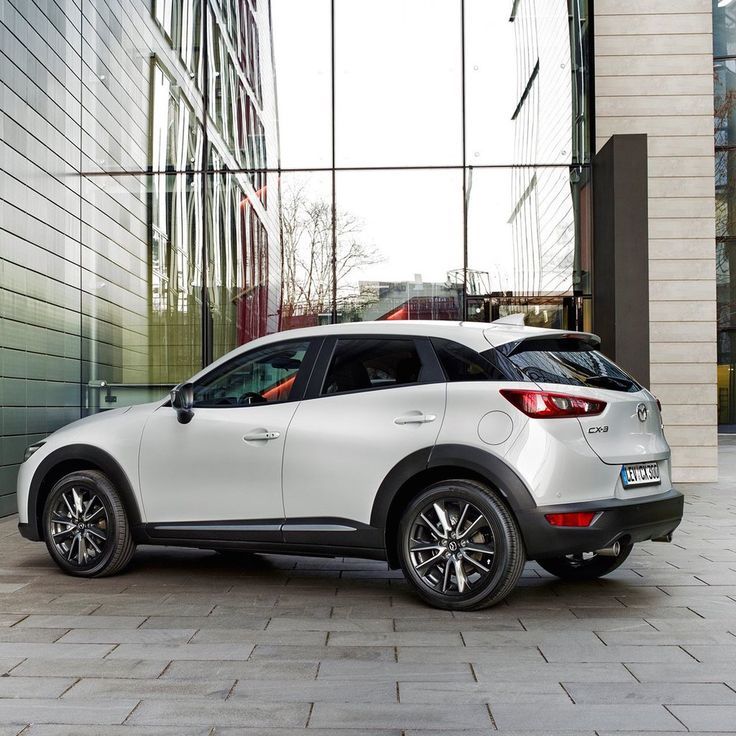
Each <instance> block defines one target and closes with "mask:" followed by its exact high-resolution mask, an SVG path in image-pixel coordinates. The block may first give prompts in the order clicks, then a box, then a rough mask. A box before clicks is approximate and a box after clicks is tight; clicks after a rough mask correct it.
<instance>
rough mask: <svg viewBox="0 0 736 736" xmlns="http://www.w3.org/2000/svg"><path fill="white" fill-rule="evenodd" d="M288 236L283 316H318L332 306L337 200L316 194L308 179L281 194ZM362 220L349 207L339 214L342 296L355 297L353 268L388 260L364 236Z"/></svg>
mask: <svg viewBox="0 0 736 736" xmlns="http://www.w3.org/2000/svg"><path fill="white" fill-rule="evenodd" d="M281 227H282V239H283V276H282V279H283V280H282V289H283V292H282V319H286V320H288V319H291V318H293V317H297V316H311V317H315V318H316V317H317V316H318V315H320V314H328V313H330V312H331V311H332V205H331V203H330V202H328V201H325V200H321V199H314V198H312V197H311V196H310V195H309V193H308V191H307V187H306V185H304V184H297V185H295V186H290V187H284V189H283V190H282V194H281ZM361 232H362V222H361V221H360V220H359V218H357V217H356V216H355V215H353V214H351V213H349V212H340V211H337V212H336V215H335V236H336V237H335V240H336V243H337V247H336V251H337V252H336V254H335V255H336V274H337V295H338V301H341V300H344V299H346V298H349V297H350V291H351V289H350V288H349V287H348V286H345V284H346V282H347V281H348V279H349V277H350V275H351V274H354V273H355V271H357V270H359V269H361V268H363V267H365V266H371V265H373V264H376V263H380V262H381V261H382V260H383V257H382V256H381V253H380V251H379V250H378V249H377V248H375V247H373V246H370V245H367V244H365V243H363V242H361V241H360V239H359V238H360V235H361Z"/></svg>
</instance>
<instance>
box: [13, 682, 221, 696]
mask: <svg viewBox="0 0 736 736" xmlns="http://www.w3.org/2000/svg"><path fill="white" fill-rule="evenodd" d="M5 679H13V678H5ZM29 679H33V678H29ZM72 682H74V681H73V680H72ZM2 684H3V680H2V678H0V692H2V689H1V687H2ZM70 684H71V683H70ZM234 685H235V679H234V678H222V679H218V680H206V679H198V680H179V679H173V678H163V677H160V678H158V679H150V678H146V679H143V678H140V679H127V678H126V679H121V678H113V677H110V678H99V679H98V678H83V679H81V680H79V681H78V682H77V683H76V684H75V685H74V687H71V688H70V689H69V690H68V691H67V692H66V693H65V694H64V699H70V698H90V699H97V698H110V697H119V698H134V699H135V698H137V699H138V700H142V699H144V698H145V699H151V698H157V699H158V698H168V699H171V700H178V699H182V698H184V699H189V698H192V697H196V698H214V699H215V700H225V698H227V697H228V695H229V693H230V692H231V690H232V689H233V687H234Z"/></svg>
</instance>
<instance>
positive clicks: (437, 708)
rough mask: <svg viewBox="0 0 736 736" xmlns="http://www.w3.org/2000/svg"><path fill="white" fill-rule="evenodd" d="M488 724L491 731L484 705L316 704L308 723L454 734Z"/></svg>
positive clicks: (321, 725) (316, 726)
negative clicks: (414, 729)
mask: <svg viewBox="0 0 736 736" xmlns="http://www.w3.org/2000/svg"><path fill="white" fill-rule="evenodd" d="M483 723H487V724H488V727H489V728H492V723H491V720H490V718H489V715H488V710H487V708H486V707H485V706H483V705H474V704H472V703H471V704H468V703H466V704H465V705H464V706H463V707H462V708H448V707H447V705H446V704H444V703H442V704H427V703H422V704H413V703H392V704H390V705H389V704H382V705H381V707H380V708H376V707H375V706H371V705H362V704H359V703H346V704H340V703H315V704H314V710H313V711H312V715H311V717H310V719H309V725H310V728H311V727H312V726H314V727H315V728H320V727H322V728H339V729H340V730H344V731H345V732H346V733H347V732H348V731H347V730H348V729H350V728H356V727H357V728H405V729H406V728H428V727H431V728H434V729H439V730H442V729H445V728H452V729H455V730H460V729H466V728H475V727H477V726H478V725H479V724H483Z"/></svg>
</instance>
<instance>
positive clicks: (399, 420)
mask: <svg viewBox="0 0 736 736" xmlns="http://www.w3.org/2000/svg"><path fill="white" fill-rule="evenodd" d="M435 419H437V415H436V414H420V413H417V414H405V415H404V416H403V417H396V419H394V424H426V423H427V422H433V421H434V420H435Z"/></svg>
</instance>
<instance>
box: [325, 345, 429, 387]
mask: <svg viewBox="0 0 736 736" xmlns="http://www.w3.org/2000/svg"><path fill="white" fill-rule="evenodd" d="M423 372H424V367H423V365H422V361H421V359H420V357H419V353H418V351H417V346H416V343H415V342H414V340H412V339H381V338H348V339H340V340H337V343H336V345H335V349H334V351H333V354H332V359H331V361H330V365H329V368H328V369H327V375H326V376H325V380H324V383H323V384H322V391H321V394H322V395H323V396H325V395H331V394H341V393H346V392H348V391H367V390H371V389H377V388H389V387H391V386H403V385H409V384H412V383H421V382H422V380H423Z"/></svg>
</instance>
